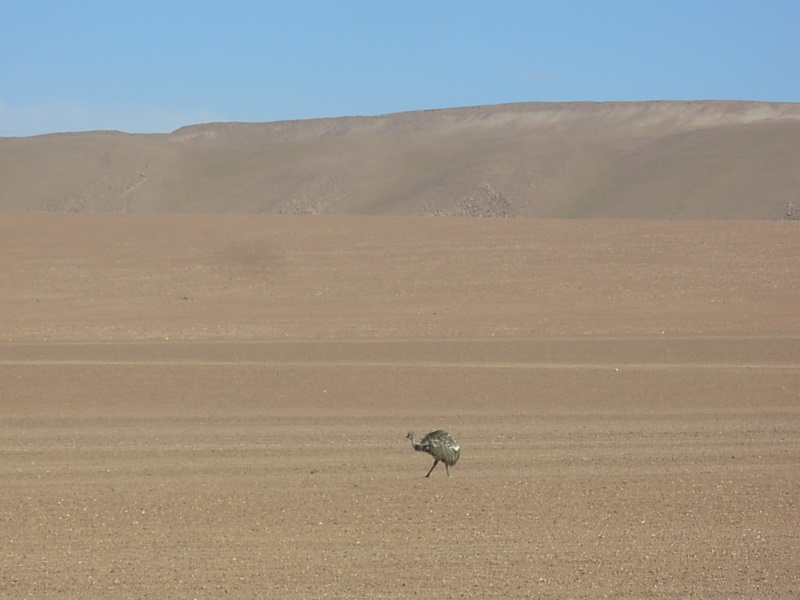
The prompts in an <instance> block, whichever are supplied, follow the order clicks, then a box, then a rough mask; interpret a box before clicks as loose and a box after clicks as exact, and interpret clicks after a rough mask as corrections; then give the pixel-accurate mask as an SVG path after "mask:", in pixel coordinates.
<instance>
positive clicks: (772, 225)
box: [0, 212, 800, 599]
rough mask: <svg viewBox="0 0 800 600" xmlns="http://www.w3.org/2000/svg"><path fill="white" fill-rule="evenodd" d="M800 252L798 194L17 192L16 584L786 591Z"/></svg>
mask: <svg viewBox="0 0 800 600" xmlns="http://www.w3.org/2000/svg"><path fill="white" fill-rule="evenodd" d="M798 257H800V223H798V222H797V221H637V220H614V221H609V220H592V219H587V220H576V221H562V220H540V219H459V218H450V217H441V218H439V217H427V218H425V217H333V216H316V217H315V216H297V217H291V216H267V215H200V214H196V215H174V214H173V215H170V214H149V215H142V214H140V215H130V214H128V215H126V214H63V213H58V214H47V213H32V212H20V213H13V212H5V213H0V382H2V386H0V429H1V430H2V435H1V436H0V456H2V461H1V462H0V474H1V475H2V479H0V537H2V539H3V540H4V543H3V548H2V560H0V597H3V598H14V599H25V598H31V599H46V598H82V599H91V598H98V599H99V598H103V599H106V598H136V599H141V598H176V599H178V598H186V599H193V598H199V599H216V598H222V597H230V598H242V599H244V598H287V599H288V598H298V599H300V598H409V597H420V598H541V599H570V598H574V599H578V598H581V599H600V598H631V599H634V598H636V599H640V598H681V599H683V598H704V599H716V598H719V599H723V598H725V599H728V598H743V599H745V598H746V599H759V598H763V599H767V598H769V599H778V598H780V599H783V598H786V599H790V598H797V597H800V571H798V568H797V563H798V557H800V311H798V307H800V272H799V271H798ZM438 428H443V429H447V430H448V431H450V432H451V433H452V434H453V435H454V436H455V437H456V438H458V440H459V441H460V442H461V446H462V455H461V459H460V461H459V462H458V464H457V465H456V466H455V467H454V468H452V469H451V471H452V476H451V477H450V478H448V477H447V476H446V474H445V471H444V469H443V467H442V466H439V467H437V469H436V470H434V472H433V474H432V475H431V477H430V478H429V479H425V478H424V477H423V476H424V474H425V473H426V472H427V470H428V468H429V467H430V465H431V464H432V459H430V458H429V457H428V456H427V455H425V454H422V453H415V452H413V450H412V448H411V446H410V444H409V443H408V441H407V440H406V439H405V435H406V433H407V432H408V431H409V430H413V431H416V432H417V434H423V433H425V432H427V431H430V430H433V429H438Z"/></svg>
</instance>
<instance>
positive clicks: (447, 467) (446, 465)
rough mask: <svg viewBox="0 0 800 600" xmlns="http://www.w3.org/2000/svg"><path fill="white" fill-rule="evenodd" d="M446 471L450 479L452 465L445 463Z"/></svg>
mask: <svg viewBox="0 0 800 600" xmlns="http://www.w3.org/2000/svg"><path fill="white" fill-rule="evenodd" d="M444 470H445V471H447V476H448V477H450V465H448V464H447V463H444Z"/></svg>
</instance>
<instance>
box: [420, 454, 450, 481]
mask: <svg viewBox="0 0 800 600" xmlns="http://www.w3.org/2000/svg"><path fill="white" fill-rule="evenodd" d="M438 464H439V459H438V458H437V459H434V461H433V466H432V467H431V470H430V471H428V474H427V475H425V477H430V476H431V473H433V470H434V469H435V468H436V465H438ZM445 466H447V465H445Z"/></svg>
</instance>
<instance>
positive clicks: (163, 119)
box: [0, 99, 225, 137]
mask: <svg viewBox="0 0 800 600" xmlns="http://www.w3.org/2000/svg"><path fill="white" fill-rule="evenodd" d="M224 120H225V119H224V118H223V117H221V116H219V115H216V114H214V113H213V112H211V111H210V110H205V109H197V110H194V111H168V110H148V109H130V110H128V109H123V108H120V109H99V110H94V109H90V108H88V107H86V106H83V105H81V104H79V103H77V102H74V101H72V100H69V99H62V100H54V101H50V102H43V103H39V104H31V105H28V106H23V107H12V106H9V105H8V104H6V103H5V102H3V101H2V100H0V137H13V136H29V135H40V134H44V133H59V132H64V131H91V130H98V129H113V130H119V131H125V132H127V133H167V132H170V131H173V130H175V129H178V128H179V127H183V126H184V125H194V124H196V123H208V122H211V121H224Z"/></svg>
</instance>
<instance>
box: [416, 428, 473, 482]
mask: <svg viewBox="0 0 800 600" xmlns="http://www.w3.org/2000/svg"><path fill="white" fill-rule="evenodd" d="M406 438H408V439H409V440H411V445H412V446H413V447H414V450H416V451H417V452H427V453H428V454H430V455H431V456H432V457H433V466H432V467H431V470H430V471H428V474H427V475H425V477H430V476H431V473H433V470H434V469H435V468H436V465H438V464H439V463H440V462H443V463H444V468H445V471H447V476H448V477H450V467H452V466H453V465H454V464H456V463H457V462H458V457H459V455H460V454H461V446H460V445H459V443H458V442H457V441H456V439H455V438H454V437H453V436H452V435H450V434H449V433H447V432H446V431H442V430H441V429H438V430H436V431H432V432H430V433H429V434H428V435H426V436H425V437H424V438H422V439H421V440H420V441H417V438H416V436H415V435H414V432H413V431H411V432H409V434H408V435H407V436H406Z"/></svg>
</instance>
